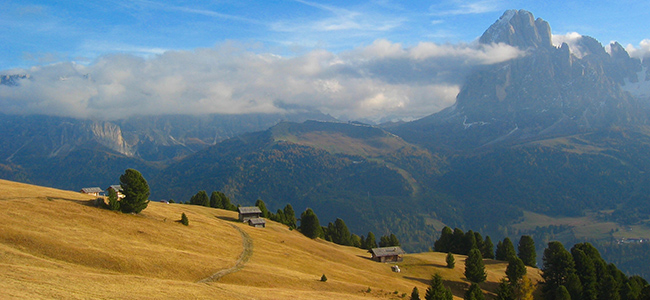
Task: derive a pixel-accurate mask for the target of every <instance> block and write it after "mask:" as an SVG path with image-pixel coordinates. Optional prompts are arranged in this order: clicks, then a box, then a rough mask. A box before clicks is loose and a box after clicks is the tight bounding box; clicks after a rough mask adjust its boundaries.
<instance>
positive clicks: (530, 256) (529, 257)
mask: <svg viewBox="0 0 650 300" xmlns="http://www.w3.org/2000/svg"><path fill="white" fill-rule="evenodd" d="M517 250H518V252H517V255H518V256H519V258H521V260H522V261H523V262H524V264H525V265H527V266H529V267H536V266H537V253H536V252H535V241H534V240H533V238H532V237H531V236H529V235H522V236H521V238H519V244H518V245H517Z"/></svg>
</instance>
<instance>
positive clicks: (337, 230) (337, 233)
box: [330, 218, 352, 246]
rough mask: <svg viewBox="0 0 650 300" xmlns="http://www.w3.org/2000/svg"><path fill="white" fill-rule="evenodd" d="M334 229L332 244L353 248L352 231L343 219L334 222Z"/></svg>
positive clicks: (331, 233)
mask: <svg viewBox="0 0 650 300" xmlns="http://www.w3.org/2000/svg"><path fill="white" fill-rule="evenodd" d="M333 229H334V230H333V231H334V232H330V235H331V237H332V242H334V243H336V244H339V245H345V246H352V240H351V234H350V230H349V229H348V227H347V226H346V225H345V222H344V221H343V220H342V219H339V218H337V219H336V221H334V228H333Z"/></svg>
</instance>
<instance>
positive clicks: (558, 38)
mask: <svg viewBox="0 0 650 300" xmlns="http://www.w3.org/2000/svg"><path fill="white" fill-rule="evenodd" d="M551 39H552V41H553V45H554V46H555V47H559V46H561V45H562V43H566V44H567V45H569V51H571V53H572V54H573V55H575V56H576V57H578V58H582V56H583V53H582V52H583V51H582V49H581V48H580V45H579V41H580V39H582V35H581V34H579V33H577V32H569V33H567V34H554V35H553V36H552V37H551Z"/></svg>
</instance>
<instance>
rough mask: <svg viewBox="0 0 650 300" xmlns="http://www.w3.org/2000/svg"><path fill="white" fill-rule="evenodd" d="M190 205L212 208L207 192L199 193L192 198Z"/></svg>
mask: <svg viewBox="0 0 650 300" xmlns="http://www.w3.org/2000/svg"><path fill="white" fill-rule="evenodd" d="M190 204H193V205H201V206H210V198H208V193H206V192H205V191H199V192H198V193H196V194H195V195H194V196H192V198H190Z"/></svg>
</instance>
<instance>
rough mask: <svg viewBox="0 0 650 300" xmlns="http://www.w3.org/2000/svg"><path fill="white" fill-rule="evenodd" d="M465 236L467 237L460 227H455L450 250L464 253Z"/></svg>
mask: <svg viewBox="0 0 650 300" xmlns="http://www.w3.org/2000/svg"><path fill="white" fill-rule="evenodd" d="M463 237H465V233H464V232H463V231H462V230H461V229H460V228H454V234H453V236H452V239H451V248H450V250H449V251H450V252H451V253H456V254H462V253H463ZM465 253H467V252H465Z"/></svg>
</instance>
